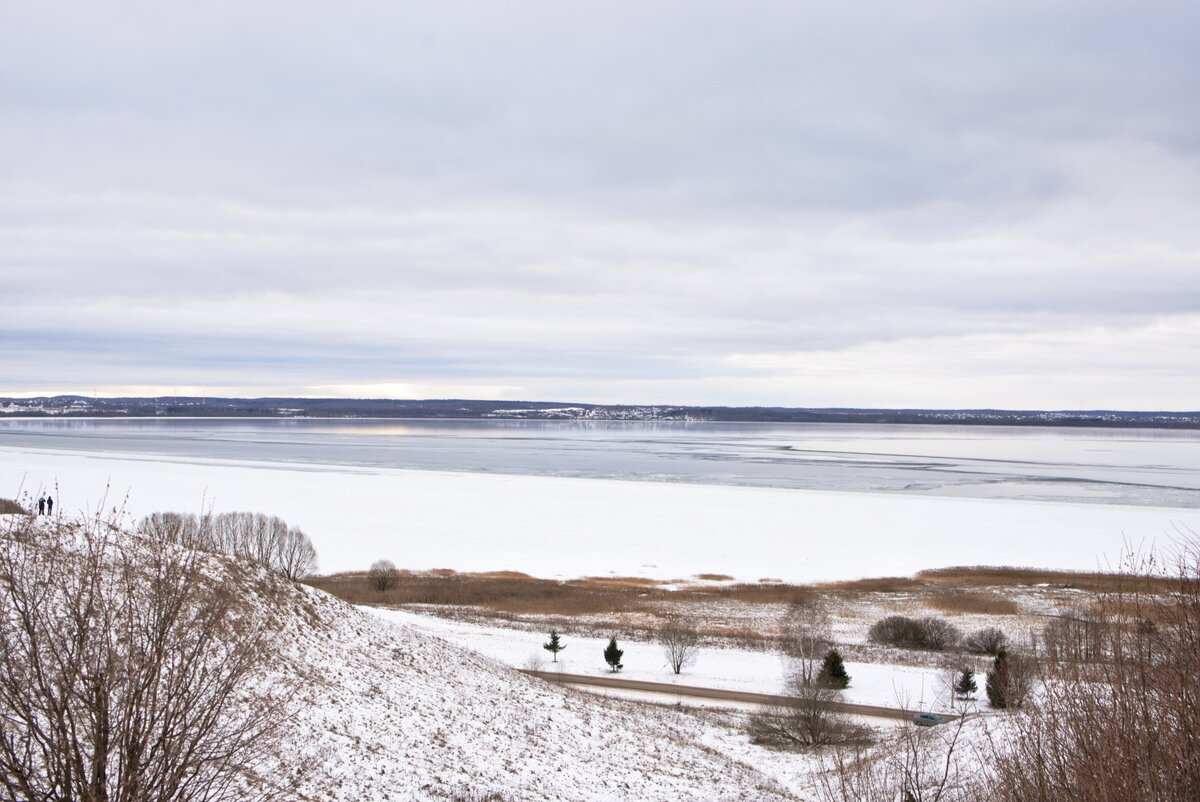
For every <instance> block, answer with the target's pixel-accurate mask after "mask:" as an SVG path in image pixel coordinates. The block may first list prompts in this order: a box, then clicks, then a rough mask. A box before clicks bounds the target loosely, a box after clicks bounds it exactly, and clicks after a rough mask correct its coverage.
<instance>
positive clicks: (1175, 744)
mask: <svg viewBox="0 0 1200 802" xmlns="http://www.w3.org/2000/svg"><path fill="white" fill-rule="evenodd" d="M1172 562H1173V564H1171V565H1168V566H1166V567H1162V566H1161V564H1160V563H1159V562H1158V561H1157V558H1154V557H1148V558H1144V559H1137V560H1135V559H1133V558H1130V559H1128V560H1127V566H1128V567H1127V570H1126V572H1125V574H1124V581H1123V583H1117V586H1116V590H1113V591H1111V593H1110V594H1109V595H1108V596H1107V597H1106V599H1105V600H1104V601H1102V602H1101V607H1100V611H1099V612H1101V613H1102V614H1104V615H1105V616H1106V620H1107V621H1108V623H1109V626H1108V628H1107V630H1106V632H1105V634H1104V638H1103V643H1102V648H1101V649H1100V653H1099V657H1097V658H1096V659H1095V660H1093V661H1091V662H1082V661H1078V660H1075V659H1063V658H1062V657H1061V656H1060V657H1054V656H1052V655H1047V656H1045V657H1044V659H1043V667H1044V670H1043V677H1044V685H1043V689H1042V691H1041V693H1039V695H1038V697H1037V698H1036V699H1035V700H1034V701H1033V702H1032V703H1031V705H1030V709H1029V711H1028V712H1027V713H1025V714H1023V715H1021V716H1018V717H1015V718H1014V719H1012V720H1011V722H1010V724H1011V726H1012V727H1013V729H1014V732H1013V733H1012V737H1010V738H1007V739H1004V741H1003V742H1002V743H1001V745H1000V746H999V747H998V755H997V756H996V760H995V763H994V767H993V774H994V777H993V778H992V798H994V799H997V800H1000V802H1016V800H1022V802H1050V800H1062V799H1085V800H1088V802H1125V800H1155V801H1156V802H1185V800H1195V799H1200V736H1198V734H1200V637H1198V636H1197V633H1198V632H1200V537H1197V536H1196V534H1195V533H1194V532H1187V533H1186V540H1185V543H1184V545H1183V547H1182V549H1181V551H1180V552H1179V553H1177V554H1176V555H1175V558H1174V560H1173V561H1172ZM1147 575H1148V576H1150V577H1151V578H1152V580H1153V581H1147V580H1146V579H1145V578H1144V577H1146V576H1147ZM1168 581H1169V582H1171V583H1173V586H1174V592H1173V593H1170V594H1163V593H1162V592H1161V590H1160V589H1161V587H1162V585H1163V583H1165V582H1168Z"/></svg>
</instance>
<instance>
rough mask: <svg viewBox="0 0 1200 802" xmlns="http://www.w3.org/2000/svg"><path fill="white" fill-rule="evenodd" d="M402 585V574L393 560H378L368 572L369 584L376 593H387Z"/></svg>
mask: <svg viewBox="0 0 1200 802" xmlns="http://www.w3.org/2000/svg"><path fill="white" fill-rule="evenodd" d="M399 583H400V572H399V571H397V570H396V566H395V565H394V564H393V563H392V561H391V560H377V561H376V562H373V563H371V569H370V570H369V571H367V584H368V585H370V586H371V589H372V590H374V591H375V592H376V593H387V592H388V591H389V590H391V589H392V588H394V587H396V585H398V584H399Z"/></svg>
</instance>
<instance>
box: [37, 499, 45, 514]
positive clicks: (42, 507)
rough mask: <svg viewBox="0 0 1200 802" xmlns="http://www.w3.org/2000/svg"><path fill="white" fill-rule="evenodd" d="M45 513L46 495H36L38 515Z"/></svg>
mask: <svg viewBox="0 0 1200 802" xmlns="http://www.w3.org/2000/svg"><path fill="white" fill-rule="evenodd" d="M45 514H46V497H45V496H38V515H45Z"/></svg>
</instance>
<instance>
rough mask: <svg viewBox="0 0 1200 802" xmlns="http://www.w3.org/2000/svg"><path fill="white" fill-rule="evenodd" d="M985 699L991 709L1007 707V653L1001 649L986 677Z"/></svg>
mask: <svg viewBox="0 0 1200 802" xmlns="http://www.w3.org/2000/svg"><path fill="white" fill-rule="evenodd" d="M986 690H987V698H988V704H990V705H991V706H992V707H999V708H1005V707H1008V652H1006V651H1005V650H1004V649H1001V650H1000V651H999V652H997V653H996V659H995V660H993V661H992V670H991V671H989V672H988V675H987V683H986Z"/></svg>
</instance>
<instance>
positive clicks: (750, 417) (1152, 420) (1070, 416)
mask: <svg viewBox="0 0 1200 802" xmlns="http://www.w3.org/2000/svg"><path fill="white" fill-rule="evenodd" d="M46 418H118V419H119V418H131V419H132V418H267V419H271V418H274V419H333V420H337V419H361V420H371V419H385V418H411V419H434V420H438V419H440V420H538V421H647V422H709V423H857V424H925V425H958V426H1046V427H1072V428H1081V427H1083V428H1139V429H1200V411H1194V412H1170V411H1127V410H1003V409H853V408H831V407H821V408H805V407H718V406H684V405H633V404H580V403H563V402H550V401H487V400H472V399H431V400H394V399H348V398H209V397H185V396H162V397H155V398H88V397H85V396H75V395H67V396H53V397H42V398H0V420H5V419H46Z"/></svg>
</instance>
